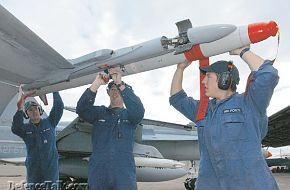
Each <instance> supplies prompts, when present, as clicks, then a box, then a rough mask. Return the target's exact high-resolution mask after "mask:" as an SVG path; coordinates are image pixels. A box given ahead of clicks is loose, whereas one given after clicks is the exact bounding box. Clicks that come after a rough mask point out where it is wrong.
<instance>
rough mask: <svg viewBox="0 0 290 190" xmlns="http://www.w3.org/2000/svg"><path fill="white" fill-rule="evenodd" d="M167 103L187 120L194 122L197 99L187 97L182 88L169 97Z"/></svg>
mask: <svg viewBox="0 0 290 190" xmlns="http://www.w3.org/2000/svg"><path fill="white" fill-rule="evenodd" d="M169 103H170V105H172V106H173V107H174V108H175V109H176V110H178V111H179V112H180V113H182V114H183V115H184V116H185V117H187V118H188V119H189V120H191V121H193V122H195V117H196V114H197V110H198V105H199V101H198V100H194V99H193V98H192V97H188V96H187V94H186V93H185V92H184V90H180V91H179V92H177V93H176V94H174V95H172V96H171V97H170V98H169Z"/></svg>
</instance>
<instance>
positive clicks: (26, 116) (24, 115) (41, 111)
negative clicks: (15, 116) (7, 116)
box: [23, 105, 44, 119]
mask: <svg viewBox="0 0 290 190" xmlns="http://www.w3.org/2000/svg"><path fill="white" fill-rule="evenodd" d="M37 108H38V111H39V115H40V116H42V114H43V113H44V110H43V108H42V107H41V105H38V106H37ZM23 117H24V118H25V119H29V116H28V114H27V111H23Z"/></svg>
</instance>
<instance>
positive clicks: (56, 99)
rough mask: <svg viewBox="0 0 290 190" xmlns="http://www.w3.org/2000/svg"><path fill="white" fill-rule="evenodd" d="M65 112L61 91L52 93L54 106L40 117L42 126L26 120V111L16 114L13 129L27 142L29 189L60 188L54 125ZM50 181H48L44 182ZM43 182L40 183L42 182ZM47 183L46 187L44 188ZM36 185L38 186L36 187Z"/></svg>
mask: <svg viewBox="0 0 290 190" xmlns="http://www.w3.org/2000/svg"><path fill="white" fill-rule="evenodd" d="M62 113H63V102H62V100H61V97H60V95H59V93H58V92H54V93H53V107H52V109H51V111H50V114H49V116H48V117H47V118H45V119H41V120H40V123H39V126H35V125H34V124H33V123H31V121H29V123H23V111H17V112H16V114H15V115H14V117H13V124H12V128H11V129H12V132H13V133H14V134H16V135H18V136H19V137H21V138H22V139H23V141H24V142H25V144H26V149H27V157H26V161H25V165H26V169H27V183H28V186H29V187H30V188H29V189H38V188H39V187H41V188H40V189H57V186H56V185H57V180H58V177H59V176H58V175H59V172H58V152H57V149H56V139H55V128H56V126H57V124H58V122H59V120H60V118H61V116H62ZM46 181H49V183H45V182H46ZM40 185H41V186H40ZM44 185H46V186H45V187H46V188H43V187H44ZM35 186H36V187H35Z"/></svg>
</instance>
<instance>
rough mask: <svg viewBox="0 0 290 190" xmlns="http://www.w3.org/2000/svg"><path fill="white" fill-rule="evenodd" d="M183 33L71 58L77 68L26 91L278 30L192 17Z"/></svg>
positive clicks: (224, 48)
mask: <svg viewBox="0 0 290 190" xmlns="http://www.w3.org/2000/svg"><path fill="white" fill-rule="evenodd" d="M176 25H177V27H178V31H179V35H178V36H177V37H174V38H167V37H165V36H162V37H159V38H155V39H152V40H149V41H146V42H143V43H140V44H137V45H134V46H130V47H125V48H121V49H117V50H111V49H103V50H99V51H95V52H93V53H90V54H87V55H84V56H82V57H79V58H76V59H73V60H68V61H70V63H71V64H72V65H73V66H74V68H73V69H61V70H59V71H56V72H53V73H50V74H49V75H47V76H44V77H43V78H42V79H41V80H40V81H34V82H32V83H29V84H26V85H24V86H23V89H24V90H25V91H27V90H34V89H36V94H35V95H41V94H47V93H50V92H53V91H60V90H64V89H69V88H74V87H78V86H82V85H86V84H90V83H91V82H92V81H93V80H94V78H95V76H96V73H97V72H103V71H104V70H106V69H108V68H110V67H116V68H118V69H119V70H120V72H121V73H122V75H123V76H126V75H131V74H136V73H140V72H145V71H150V70H153V69H158V68H162V67H167V66H171V65H174V64H178V63H182V62H191V61H195V60H202V59H205V58H208V57H211V56H215V55H219V54H222V53H226V52H229V51H231V50H233V49H236V48H240V47H243V46H246V45H249V44H252V43H258V42H260V41H263V40H265V39H267V38H269V37H271V36H275V35H276V34H277V32H278V25H277V24H276V23H275V22H274V21H270V22H268V23H264V22H262V23H254V24H249V25H245V26H234V25H229V24H219V25H208V26H201V27H191V23H190V21H189V20H185V21H181V22H178V23H176Z"/></svg>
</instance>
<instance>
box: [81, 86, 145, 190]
mask: <svg viewBox="0 0 290 190" xmlns="http://www.w3.org/2000/svg"><path fill="white" fill-rule="evenodd" d="M95 96H96V93H93V92H92V91H91V90H90V89H87V90H86V91H85V92H84V94H83V95H82V96H81V98H80V100H79V101H78V104H77V109H76V111H77V113H78V114H79V116H80V117H81V118H82V119H84V120H85V121H87V122H89V123H91V124H92V125H93V129H92V146H93V147H92V154H91V157H90V162H89V173H88V183H89V189H93V190H136V189H137V184H136V168H135V162H134V157H133V143H134V132H135V129H136V127H137V124H138V123H139V122H140V121H141V120H142V119H143V116H144V108H143V104H142V102H141V101H140V99H139V98H138V97H137V96H136V95H135V94H134V93H133V90H132V89H130V88H129V87H126V88H125V89H124V90H123V91H121V96H122V97H123V101H124V104H125V106H126V109H125V108H112V109H110V108H107V107H105V106H93V104H94V101H95Z"/></svg>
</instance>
